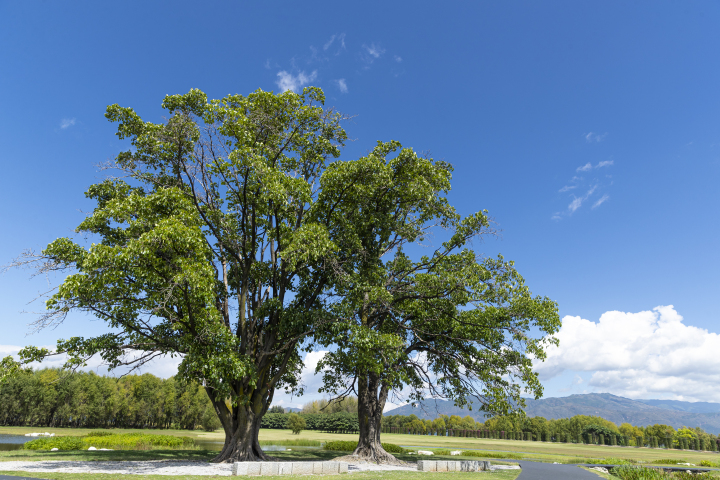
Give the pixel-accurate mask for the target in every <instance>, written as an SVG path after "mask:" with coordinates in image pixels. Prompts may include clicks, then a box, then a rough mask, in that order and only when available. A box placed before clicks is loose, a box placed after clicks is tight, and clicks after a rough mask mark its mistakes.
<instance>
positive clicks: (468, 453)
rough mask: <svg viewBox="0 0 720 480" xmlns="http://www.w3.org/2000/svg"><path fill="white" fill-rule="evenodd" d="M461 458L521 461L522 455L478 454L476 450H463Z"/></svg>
mask: <svg viewBox="0 0 720 480" xmlns="http://www.w3.org/2000/svg"><path fill="white" fill-rule="evenodd" d="M460 455H461V456H463V457H482V458H510V459H513V460H522V458H523V457H522V455H518V454H517V453H501V452H480V451H478V450H463V451H462V453H461V454H460Z"/></svg>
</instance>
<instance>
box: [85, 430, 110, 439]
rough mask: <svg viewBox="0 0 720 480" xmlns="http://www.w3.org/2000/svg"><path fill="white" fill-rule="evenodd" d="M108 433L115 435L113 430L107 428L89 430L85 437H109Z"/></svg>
mask: <svg viewBox="0 0 720 480" xmlns="http://www.w3.org/2000/svg"><path fill="white" fill-rule="evenodd" d="M110 435H115V434H114V433H113V432H110V431H107V430H93V431H91V432H89V433H88V434H87V435H85V436H86V437H109V436H110Z"/></svg>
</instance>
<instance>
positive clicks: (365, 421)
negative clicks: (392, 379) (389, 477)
mask: <svg viewBox="0 0 720 480" xmlns="http://www.w3.org/2000/svg"><path fill="white" fill-rule="evenodd" d="M378 384H379V381H378V377H377V375H374V374H369V375H359V376H358V426H359V428H360V438H359V440H358V445H357V448H355V451H354V452H353V455H357V456H358V457H360V458H362V459H363V460H368V461H372V462H376V463H400V461H399V460H398V459H397V458H395V457H394V456H393V455H391V454H389V453H388V452H386V451H385V449H384V448H383V447H382V444H381V443H380V428H381V422H382V414H383V409H384V408H385V401H386V400H387V391H388V389H387V387H386V386H384V385H383V386H382V387H381V388H380V389H379V391H378V387H379V385H378Z"/></svg>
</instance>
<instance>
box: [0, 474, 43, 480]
mask: <svg viewBox="0 0 720 480" xmlns="http://www.w3.org/2000/svg"><path fill="white" fill-rule="evenodd" d="M0 480H44V479H42V478H35V477H13V476H10V475H0Z"/></svg>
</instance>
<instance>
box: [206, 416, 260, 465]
mask: <svg viewBox="0 0 720 480" xmlns="http://www.w3.org/2000/svg"><path fill="white" fill-rule="evenodd" d="M237 413H238V415H235V417H236V418H232V419H230V420H231V422H229V423H230V424H231V425H229V426H230V427H231V428H225V423H226V422H222V423H223V427H224V428H225V445H224V446H223V449H222V451H221V452H220V454H219V455H218V456H217V457H215V458H213V459H212V460H211V462H213V463H234V462H259V461H269V460H274V459H273V457H270V456H268V455H266V454H265V452H263V451H262V448H260V441H259V440H258V434H259V433H260V421H261V419H262V416H259V415H255V414H254V413H252V410H251V408H250V407H240V409H239V411H238V412H237Z"/></svg>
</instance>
